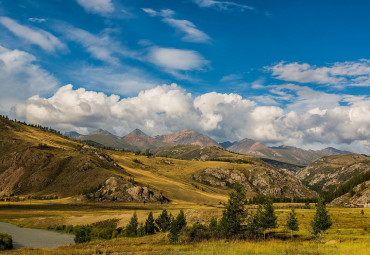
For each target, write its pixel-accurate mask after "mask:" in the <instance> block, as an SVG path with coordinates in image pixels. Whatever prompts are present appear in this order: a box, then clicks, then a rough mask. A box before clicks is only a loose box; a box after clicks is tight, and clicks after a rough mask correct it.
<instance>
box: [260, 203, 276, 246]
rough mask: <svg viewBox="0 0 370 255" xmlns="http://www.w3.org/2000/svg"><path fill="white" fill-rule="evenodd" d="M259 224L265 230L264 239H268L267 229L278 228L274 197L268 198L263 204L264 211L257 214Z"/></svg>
mask: <svg viewBox="0 0 370 255" xmlns="http://www.w3.org/2000/svg"><path fill="white" fill-rule="evenodd" d="M257 220H258V225H259V227H260V228H261V229H262V230H263V239H266V231H267V230H268V229H271V228H277V221H276V220H277V217H276V214H275V211H274V206H273V204H272V199H271V198H269V199H266V200H265V202H264V205H263V211H262V212H260V213H259V215H258V216H257Z"/></svg>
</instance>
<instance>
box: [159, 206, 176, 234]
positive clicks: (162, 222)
mask: <svg viewBox="0 0 370 255" xmlns="http://www.w3.org/2000/svg"><path fill="white" fill-rule="evenodd" d="M171 216H172V215H171V214H170V215H169V214H168V213H167V211H166V210H163V211H162V213H161V214H160V215H159V216H158V218H157V219H156V220H155V223H156V224H157V226H158V228H159V230H160V231H162V232H166V231H167V230H169V228H170V225H171V221H172V217H171Z"/></svg>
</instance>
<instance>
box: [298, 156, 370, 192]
mask: <svg viewBox="0 0 370 255" xmlns="http://www.w3.org/2000/svg"><path fill="white" fill-rule="evenodd" d="M369 170H370V157H369V156H366V155H363V154H346V155H334V156H326V157H323V158H320V159H318V160H316V161H315V162H313V163H312V164H310V165H308V166H307V167H305V168H304V169H302V170H300V171H298V172H297V177H298V178H299V179H300V180H302V182H304V183H306V184H307V185H308V186H309V187H311V188H313V189H315V190H317V191H323V192H328V191H331V190H333V189H335V188H336V187H337V186H338V185H340V184H343V183H345V182H346V181H348V180H349V179H350V178H352V177H353V176H355V175H357V174H360V173H363V172H366V171H369Z"/></svg>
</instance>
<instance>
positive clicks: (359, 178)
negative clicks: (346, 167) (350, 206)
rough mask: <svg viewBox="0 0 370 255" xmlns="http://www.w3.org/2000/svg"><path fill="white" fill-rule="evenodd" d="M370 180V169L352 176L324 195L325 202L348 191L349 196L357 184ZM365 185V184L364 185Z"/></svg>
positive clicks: (352, 193)
mask: <svg viewBox="0 0 370 255" xmlns="http://www.w3.org/2000/svg"><path fill="white" fill-rule="evenodd" d="M368 180H370V171H367V172H363V173H360V174H358V175H355V176H353V177H352V178H351V179H349V180H348V181H347V182H345V183H344V184H342V185H340V186H338V187H337V188H336V189H335V190H334V191H333V192H331V193H329V194H328V195H326V196H325V202H327V203H329V202H331V201H333V200H334V199H336V198H337V197H340V196H343V195H344V194H346V193H348V192H349V193H350V195H351V196H353V195H354V194H355V192H354V190H353V188H354V187H356V186H357V185H359V184H361V183H362V184H365V182H366V181H368ZM364 186H365V185H364Z"/></svg>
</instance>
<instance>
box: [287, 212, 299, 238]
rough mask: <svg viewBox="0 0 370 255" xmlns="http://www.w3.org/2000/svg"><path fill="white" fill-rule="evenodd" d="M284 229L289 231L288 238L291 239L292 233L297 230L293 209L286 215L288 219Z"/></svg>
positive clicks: (296, 220)
mask: <svg viewBox="0 0 370 255" xmlns="http://www.w3.org/2000/svg"><path fill="white" fill-rule="evenodd" d="M286 227H287V228H288V229H289V230H290V238H291V239H293V231H298V230H299V226H298V219H297V214H296V212H295V211H294V208H293V209H292V210H291V212H290V213H289V215H288V219H287V221H286Z"/></svg>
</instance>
